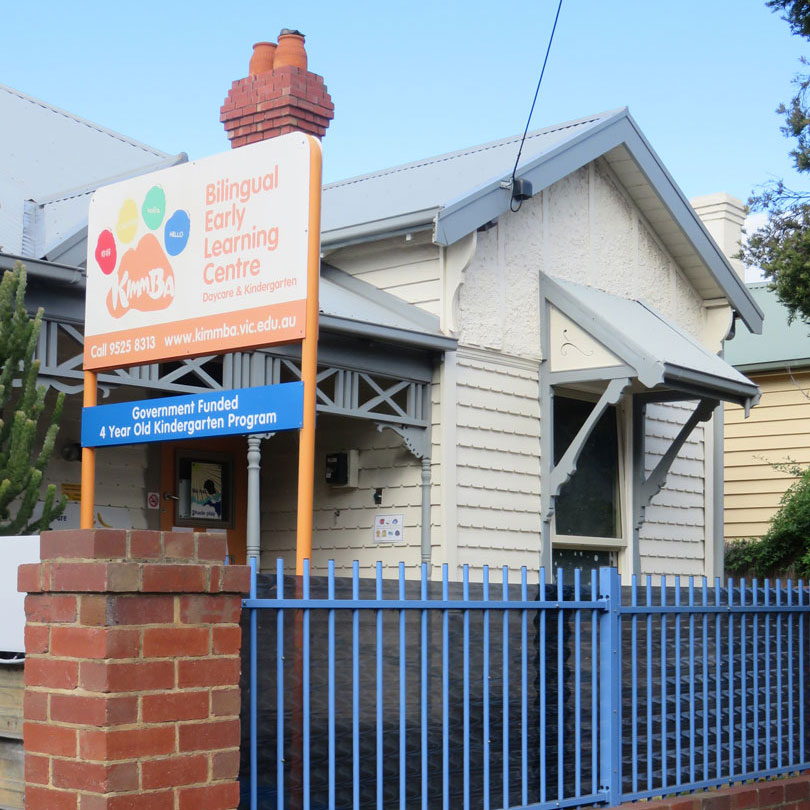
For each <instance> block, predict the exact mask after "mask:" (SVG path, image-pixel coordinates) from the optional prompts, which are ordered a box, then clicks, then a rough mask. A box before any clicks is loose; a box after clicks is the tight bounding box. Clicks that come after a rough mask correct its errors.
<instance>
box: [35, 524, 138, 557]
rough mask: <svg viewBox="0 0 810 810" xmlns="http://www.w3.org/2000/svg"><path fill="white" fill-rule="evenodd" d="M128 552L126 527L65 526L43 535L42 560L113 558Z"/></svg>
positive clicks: (41, 545) (41, 537)
mask: <svg viewBox="0 0 810 810" xmlns="http://www.w3.org/2000/svg"><path fill="white" fill-rule="evenodd" d="M126 553H127V533H126V532H125V531H124V530H123V529H74V530H65V529H62V530H59V531H52V532H43V533H42V534H41V535H40V556H41V558H42V559H43V560H52V559H58V558H66V559H85V560H91V559H96V560H113V559H122V558H124V557H126Z"/></svg>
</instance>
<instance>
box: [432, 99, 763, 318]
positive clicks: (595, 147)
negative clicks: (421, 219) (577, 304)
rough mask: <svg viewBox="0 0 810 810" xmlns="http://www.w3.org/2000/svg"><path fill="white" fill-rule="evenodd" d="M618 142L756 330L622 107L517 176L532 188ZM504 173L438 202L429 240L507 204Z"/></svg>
mask: <svg viewBox="0 0 810 810" xmlns="http://www.w3.org/2000/svg"><path fill="white" fill-rule="evenodd" d="M620 145H623V146H625V147H626V148H627V150H628V152H629V153H630V155H631V156H632V158H633V160H634V161H635V162H636V164H637V166H638V168H639V169H640V170H641V172H642V173H643V174H644V176H645V177H646V178H647V180H648V181H649V183H650V186H651V187H652V189H653V191H654V192H655V194H656V195H657V196H658V198H659V199H660V201H661V203H662V204H663V205H664V207H665V208H666V210H667V212H668V213H669V214H670V216H672V218H673V219H674V221H675V222H676V223H677V225H678V227H679V228H680V229H681V231H682V232H683V233H684V235H685V236H686V238H687V239H688V240H689V241H690V242H691V244H692V245H693V246H694V248H695V250H696V251H697V252H698V253H699V255H700V257H701V258H702V260H703V261H704V262H705V264H706V267H707V269H708V271H709V273H710V274H711V276H712V277H713V278H714V280H715V282H716V283H717V284H718V286H719V287H720V288H721V289H722V290H723V291H724V292H725V294H726V296H727V297H728V300H729V303H730V304H731V306H732V307H733V308H734V310H735V311H736V312H738V313H739V315H740V317H741V318H742V319H743V321H744V322H745V324H746V325H747V326H748V328H749V329H750V330H751V331H752V332H754V333H756V334H759V333H761V332H762V320H763V313H762V310H761V309H760V308H759V306H758V305H757V303H756V302H755V301H754V299H753V297H752V296H751V293H750V292H749V291H748V289H747V288H746V286H745V284H744V283H743V281H742V279H740V277H739V276H738V275H737V273H736V272H735V271H734V269H733V268H732V267H731V265H730V264H729V261H728V259H726V257H725V256H724V255H723V253H722V252H721V251H720V249H719V248H718V247H717V244H716V243H715V242H714V240H713V239H712V238H711V236H710V235H709V232H708V231H707V230H706V227H705V226H704V225H703V223H702V222H701V220H700V218H699V217H698V215H697V213H696V212H695V210H694V208H692V206H691V205H690V203H689V201H688V200H687V199H686V197H685V196H684V195H683V192H681V190H680V189H679V188H678V186H677V185H676V183H675V181H674V180H673V179H672V176H671V175H670V174H669V172H668V171H667V170H666V168H664V165H663V163H661V160H660V159H659V157H658V155H656V154H655V152H654V151H653V149H652V147H651V146H650V144H649V142H648V141H647V139H646V138H645V137H644V136H643V135H642V134H641V131H640V130H639V128H638V126H637V124H636V123H635V121H634V120H633V118H632V116H631V115H630V113H629V111H628V110H627V108H624V109H622V110H619V111H618V112H617V113H615V114H614V115H613V116H611V117H609V118H606V119H605V120H604V121H602V122H600V123H599V124H597V125H595V126H593V127H591V128H589V129H588V130H587V131H586V132H583V133H581V134H580V135H578V136H576V137H574V138H572V139H571V140H569V141H565V142H564V143H562V144H560V145H559V146H557V147H556V148H554V149H552V150H550V151H549V152H546V153H544V154H542V155H539V156H538V157H536V158H535V159H534V160H532V161H529V162H528V163H527V164H525V165H524V166H523V167H522V168H521V169H520V171H519V172H518V175H517V176H518V177H519V178H520V179H521V180H528V181H529V182H530V183H531V184H532V188H533V190H534V193H535V194H536V193H537V192H538V191H541V190H542V189H544V188H547V187H548V186H550V185H552V184H553V183H555V182H557V181H558V180H561V179H562V178H563V177H566V176H568V175H569V174H571V173H572V172H574V171H576V170H577V169H579V168H581V167H582V166H585V165H586V164H588V163H590V162H591V161H593V160H595V159H596V158H598V157H601V156H602V155H604V154H606V153H607V152H609V151H610V150H611V149H615V148H616V147H617V146H620ZM507 179H508V175H504V176H503V177H502V178H496V179H494V180H491V181H490V182H488V183H486V184H485V185H482V186H480V187H479V188H477V189H475V190H474V191H472V192H470V193H469V194H467V195H465V196H464V197H461V198H459V199H457V200H455V201H453V202H450V203H449V204H448V205H447V206H445V207H443V208H442V209H441V210H440V211H439V213H438V214H437V216H436V226H435V230H434V241H435V242H436V243H437V244H440V245H449V244H452V243H453V242H456V241H458V240H459V239H461V237H463V236H465V235H466V234H468V233H471V232H472V231H474V230H477V229H478V228H479V227H480V226H481V225H483V224H485V223H487V222H489V221H490V220H492V219H495V218H496V217H498V216H500V215H501V214H503V213H505V212H506V211H507V210H509V205H510V203H511V199H512V196H511V195H512V192H511V188H504V187H503V185H502V184H503V182H504V181H505V180H507Z"/></svg>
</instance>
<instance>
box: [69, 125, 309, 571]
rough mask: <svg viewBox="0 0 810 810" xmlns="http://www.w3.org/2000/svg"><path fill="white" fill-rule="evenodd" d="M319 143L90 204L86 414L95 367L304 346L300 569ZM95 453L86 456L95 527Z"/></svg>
mask: <svg viewBox="0 0 810 810" xmlns="http://www.w3.org/2000/svg"><path fill="white" fill-rule="evenodd" d="M321 166H322V156H321V145H320V142H319V141H318V140H317V139H316V138H313V137H311V136H309V135H305V134H303V133H300V132H296V133H291V134H289V135H282V136H280V137H278V138H273V139H271V140H267V141H262V142H260V143H256V144H252V145H250V146H245V147H242V148H241V149H237V150H234V151H232V152H227V153H224V154H221V155H214V156H212V157H210V158H205V159H203V160H200V161H194V162H191V163H186V164H182V165H180V166H174V167H172V168H170V169H164V170H162V171H160V172H154V173H152V174H148V175H143V176H140V177H135V178H132V179H129V180H126V181H124V182H122V183H116V184H113V185H110V186H105V187H103V188H101V189H99V190H98V191H96V192H95V194H94V195H93V198H92V200H91V203H90V216H89V218H88V236H87V254H88V255H87V297H86V306H85V342H84V361H83V365H84V369H85V389H84V406H85V407H86V408H91V407H94V406H95V405H96V404H97V377H96V375H97V373H98V372H99V371H103V370H107V369H118V368H125V367H127V366H134V365H144V364H147V363H156V362H161V361H166V360H176V359H179V358H184V357H198V356H201V355H207V354H219V353H222V352H230V351H240V350H244V349H251V348H261V347H264V346H270V345H278V344H282V343H294V342H297V341H302V347H301V355H302V357H301V379H302V382H303V384H304V405H303V408H304V412H303V418H302V423H303V428H302V430H301V435H300V444H299V465H298V468H299V487H298V536H297V555H296V557H297V568H298V570H299V572H300V571H301V570H302V566H303V559H305V558H308V557H310V555H311V550H312V505H313V491H314V483H315V476H314V468H315V402H316V381H317V353H318V279H319V274H320V219H321ZM94 478H95V451H94V450H93V449H92V448H90V447H85V448H83V451H82V495H81V526H82V528H92V527H93V512H94V499H95V492H94V489H95V486H94Z"/></svg>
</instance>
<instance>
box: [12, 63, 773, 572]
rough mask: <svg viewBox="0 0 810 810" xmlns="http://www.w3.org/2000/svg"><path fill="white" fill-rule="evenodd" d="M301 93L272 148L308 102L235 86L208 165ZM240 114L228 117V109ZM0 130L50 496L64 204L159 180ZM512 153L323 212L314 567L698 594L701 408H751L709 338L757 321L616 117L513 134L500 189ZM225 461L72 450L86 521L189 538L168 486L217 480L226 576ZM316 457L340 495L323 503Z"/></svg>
mask: <svg viewBox="0 0 810 810" xmlns="http://www.w3.org/2000/svg"><path fill="white" fill-rule="evenodd" d="M302 74H303V75H305V76H306V77H307V78H308V80H309V77H314V78H313V79H311V84H312V85H317V92H318V93H319V94H320V95H319V96H318V99H319V101H318V103H319V104H320V105H321V108H320V109H321V113H319V115H321V117H320V118H319V119H318V121H316V122H315V123H312V122H310V123H307V122H306V121H304V118H305V116H299V119H297V123H296V124H295V126H296V127H297V128H303V129H305V130H308V131H310V132H317V131H318V127H320V130H321V131H322V130H323V129H324V121H325V123H326V124H328V117H331V116H330V115H325V114H323V109H326V108H327V107H329V105H328V104H326V102H325V101H324V96H325V98H326V99H327V100H328V95H325V88H324V87H323V83H322V80H320V77H316V76H315V74H312V73H309V72H308V71H307V70H306V67H305V66H294V65H293V66H289V65H287V66H275V67H274V69H273V70H272V71H270V72H264V73H254V74H252V75H250V76H248V77H247V78H246V79H242V80H240V82H235V83H234V86H233V89H232V90H231V94H230V96H229V100H228V101H226V105H225V106H224V107H223V118H224V119H225V124H226V129H229V133H230V137H231V138H232V140H233V141H234V145H236V144H238V143H241V142H250V141H252V140H258V139H261V138H263V137H266V136H268V135H273V134H278V132H279V126H280V125H279V124H278V119H277V114H276V121H275V123H272V124H268V125H267V126H266V127H264V128H263V127H262V126H261V125H257V124H255V123H254V124H252V125H247V126H246V125H245V124H244V121H245V120H246V118H245V116H247V115H248V114H250V115H251V120H254V119H255V116H257V115H259V112H260V110H259V105H261V104H262V101H266V100H267V99H268V94H273V93H275V94H277V95H279V94H280V93H281V90H280V89H279V88H280V87H281V86H283V85H284V82H285V81H287V86H288V88H289V86H290V82H289V77H290V76H293V77H295V76H299V77H300V76H301V75H302ZM268 76H269V77H270V78H268ZM271 79H272V81H271ZM315 79H318V80H320V84H317V82H315ZM299 86H301V85H299ZM307 86H310V85H307ZM246 87H247V88H250V89H252V91H255V93H254V94H253V95H249V94H248V95H246V96H244V98H249V100H248V101H245V100H242V101H240V100H239V98H242V97H241V96H239V97H238V95H239V92H241V90H242V89H244V88H246ZM306 92H311V91H302V93H301V94H299V96H296V94H295V91H293V92H292V94H284V96H285V98H286V99H287V102H288V104H289V106H290V107H291V108H294V109H292V111H290V110H287V112H288V113H290V114H291V115H292V117H295V112H296V110H297V111H298V113H299V114H300V113H301V110H306V109H309V108H308V107H307V103H308V101H307V97H306ZM262 93H264V95H263V96H262V95H261V94H262ZM257 94H258V95H257ZM237 97H238V98H237ZM240 105H241V106H240ZM296 105H297V106H296ZM310 106H311V105H310ZM234 110H235V112H234ZM0 115H2V117H3V119H4V120H13V121H15V124H16V125H15V126H14V127H6V128H4V129H3V132H2V134H0V143H2V147H3V150H2V152H3V154H4V156H5V158H4V165H2V166H1V167H0V246H1V247H0V266H3V267H10V266H12V265H13V263H14V261H15V259H16V258H17V257H20V258H22V259H23V261H25V263H26V265H27V267H28V272H29V289H30V300H31V303H32V305H37V304H42V305H43V306H45V309H46V319H47V326H46V329H45V330H44V332H43V338H42V341H41V351H40V356H41V359H42V369H41V374H42V378H43V379H44V380H45V381H47V382H48V383H49V384H51V385H52V386H54V387H57V388H61V389H63V390H67V391H69V392H70V394H71V395H70V396H69V397H68V406H67V408H66V415H65V419H64V423H63V427H62V431H61V434H60V440H59V444H60V448H61V449H63V450H64V453H63V457H59V458H55V459H54V461H53V462H52V464H51V467H50V468H49V477H50V479H51V480H52V481H55V482H57V483H58V484H61V485H62V487H63V490H64V491H65V492H70V493H75V485H76V484H77V483H78V481H79V465H78V464H77V463H75V462H73V461H69V460H66V459H69V458H71V451H72V450H73V449H74V448H73V445H74V444H75V443H76V442H77V441H78V436H79V419H80V406H81V397H80V395H79V391H80V390H81V325H82V321H83V293H84V274H83V270H82V268H83V266H84V263H85V255H86V224H87V223H86V217H87V205H88V201H89V196H90V193H91V192H92V190H93V189H95V188H96V187H98V186H99V185H103V184H106V183H109V182H111V181H112V180H114V179H120V178H121V177H123V176H126V175H128V174H130V175H131V174H136V173H142V172H146V171H150V170H153V169H154V168H158V167H161V166H166V165H169V164H171V163H173V162H177V161H178V160H182V159H183V156H170V155H166V154H163V153H161V152H158V151H157V150H152V149H149V148H148V147H144V146H143V145H141V144H137V143H135V142H133V141H131V140H129V139H127V138H124V137H123V136H120V135H117V134H115V133H111V132H109V131H107V130H104V129H102V128H100V127H98V126H96V125H94V124H90V123H89V122H86V121H83V120H81V119H78V118H76V117H75V116H71V115H70V114H68V113H64V112H63V111H59V110H56V109H55V108H52V107H50V106H49V105H47V104H44V103H43V102H39V101H37V100H35V99H32V98H30V97H28V96H25V95H23V94H21V93H17V92H16V91H14V90H11V89H10V88H5V87H0ZM267 115H268V116H269V115H270V113H268V114H267ZM315 117H317V116H315ZM250 126H252V127H253V129H250ZM288 128H289V127H288ZM246 131H247V134H246ZM519 146H520V138H518V137H515V138H508V139H505V140H502V141H496V142H493V143H488V144H483V145H480V146H475V147H470V148H467V149H463V150H460V151H458V152H454V153H451V154H447V155H440V156H437V157H433V158H429V159H426V160H423V161H419V162H416V163H412V164H409V165H406V166H398V167H393V168H391V169H386V170H383V171H379V172H374V173H372V174H368V175H364V176H362V177H357V178H351V179H349V180H346V181H342V182H339V183H333V184H331V185H328V186H326V187H325V188H324V197H323V229H322V257H323V258H322V262H323V264H322V281H321V300H320V309H321V342H320V353H319V362H320V371H321V374H320V380H319V399H318V425H317V448H316V482H315V483H316V490H315V510H316V514H315V520H314V526H315V528H314V534H313V565H314V566H315V569H316V570H322V569H323V567H324V565H325V561H326V560H327V559H329V558H334V559H335V560H336V563H337V565H338V569H339V570H342V571H344V572H345V571H346V570H347V569H348V568H349V567H350V566H351V561H352V560H354V559H359V560H360V561H361V565H362V566H363V567H364V568H366V570H367V567H368V566H370V565H371V564H372V563H373V562H374V561H375V560H377V559H380V560H382V561H383V562H384V563H385V564H386V565H387V566H388V565H390V566H393V565H395V564H397V563H398V562H399V561H400V560H403V561H404V562H405V563H406V565H407V566H408V567H409V569H410V570H411V571H412V572H413V571H414V569H415V568H416V567H417V566H418V565H419V563H420V561H429V562H430V563H431V565H432V566H433V567H434V571H435V568H436V566H439V565H441V564H442V563H447V564H448V566H449V569H450V576H451V578H454V577H456V576H458V575H459V571H460V566H462V565H464V564H469V565H470V566H471V567H472V568H473V569H480V568H481V566H483V565H484V564H488V565H490V566H491V567H495V566H500V565H507V564H508V565H509V566H510V567H519V566H521V565H526V566H528V567H529V570H530V571H531V570H532V569H534V570H535V571H536V570H537V567H538V566H539V565H540V564H544V565H546V566H550V565H551V564H552V560H554V564H555V565H557V564H561V565H567V566H572V565H577V566H582V567H585V568H589V567H592V566H593V565H595V564H605V563H606V562H608V561H615V562H616V563H617V564H618V565H619V567H620V569H621V570H622V572H623V574H625V575H629V574H631V573H645V574H646V573H652V574H686V575H690V574H695V575H702V574H704V573H706V574H709V575H711V576H714V575H717V574H721V573H722V547H723V516H722V503H723V501H722V498H723V489H722V482H723V469H722V435H723V434H722V430H723V424H722V405H721V403H722V402H724V401H726V402H734V403H737V404H740V405H742V406H743V407H744V408H746V409H748V408H749V407H750V406H751V405H752V404H755V403H756V401H757V399H758V390H757V388H756V386H755V385H753V384H752V383H751V382H750V381H749V380H747V379H746V378H745V377H743V376H742V375H741V374H739V373H738V372H737V371H735V370H734V369H733V368H732V367H731V366H729V365H728V364H726V363H725V362H724V361H723V360H721V359H720V358H719V357H718V356H717V354H716V353H717V352H718V351H719V350H720V347H721V342H722V340H723V339H724V338H725V336H726V334H727V333H728V332H729V330H730V328H731V325H732V318H733V317H736V318H737V319H738V320H739V323H738V325H737V329H745V328H747V329H750V330H752V331H755V332H757V331H759V330H761V326H762V313H761V311H760V310H759V309H758V307H757V305H756V303H755V302H754V300H753V299H752V297H751V295H750V294H749V292H748V290H747V289H746V287H745V285H744V284H743V283H742V281H741V280H740V278H739V277H738V275H737V274H736V273H735V272H734V269H733V268H732V266H731V264H730V262H729V259H728V258H727V257H726V256H725V255H724V254H723V252H722V251H721V249H720V248H719V247H718V246H717V244H716V243H715V242H714V240H713V239H712V237H711V236H710V235H709V231H708V230H707V228H706V226H705V225H704V224H703V222H702V221H701V219H700V217H699V216H698V214H697V213H696V211H695V209H694V208H693V207H692V206H691V205H690V204H689V202H688V201H687V200H686V198H685V197H684V196H683V194H682V192H681V191H680V190H679V188H678V187H677V185H676V184H675V182H674V180H673V179H672V177H670V175H669V173H668V172H667V171H666V169H665V167H664V166H663V165H662V163H661V162H660V160H659V158H658V157H657V155H656V154H655V152H654V151H653V150H652V148H651V146H650V145H649V143H648V142H647V141H646V139H645V138H644V136H643V135H642V133H641V132H640V130H639V129H638V126H637V125H636V123H635V122H634V120H633V119H632V117H631V116H630V114H629V112H628V111H627V110H626V109H621V110H616V111H612V112H607V113H600V114H597V115H592V116H588V117H585V118H582V119H579V120H577V121H571V122H567V123H564V124H560V125H557V126H553V127H546V128H543V129H540V130H537V131H535V132H532V133H530V134H529V136H528V138H527V139H526V142H525V144H524V145H523V149H522V157H521V160H520V163H519V165H518V169H517V172H516V175H515V182H512V180H511V175H512V167H513V165H514V162H515V159H516V156H517V153H518V148H519ZM324 148H325V149H328V148H329V147H328V138H327V140H326V143H325V144H324ZM712 213H713V216H716V215H717V212H716V211H715V210H714V209H712ZM721 213H722V212H721ZM296 357H297V349H296V348H295V347H287V348H275V349H273V350H258V351H254V352H249V353H241V354H236V355H228V356H225V357H213V358H203V359H199V358H198V359H195V360H189V361H177V362H173V363H163V364H156V365H153V366H149V367H145V368H142V369H128V370H123V371H118V372H108V373H104V374H101V375H100V385H101V387H102V389H103V390H104V392H105V393H109V397H110V399H109V400H108V401H114V400H118V399H145V398H149V397H156V396H161V395H163V394H165V393H182V392H189V391H195V390H200V389H206V390H207V389H210V388H217V387H225V388H230V387H243V386H247V385H261V384H266V383H268V382H280V381H287V380H292V379H295V378H296V375H297V373H298V371H297V369H298V363H297V359H296ZM251 446H252V447H253V449H254V451H255V450H256V449H259V447H260V449H261V504H260V509H261V564H262V567H263V568H270V567H272V566H273V565H274V562H273V561H274V560H275V558H276V557H279V556H282V557H285V558H286V559H288V560H292V559H294V553H295V548H294V546H295V511H296V458H297V440H296V437H295V436H294V435H292V434H289V433H287V434H282V433H279V434H277V435H275V436H273V437H272V438H267V439H263V440H259V439H258V438H256V439H253V440H252V441H251ZM247 450H248V440H247V439H246V438H245V437H238V438H236V439H230V438H228V439H218V440H208V441H204V440H201V441H188V442H176V443H171V444H170V443H165V444H162V445H161V444H151V445H132V446H130V447H126V448H111V449H102V450H99V451H98V457H97V459H98V460H97V485H96V486H97V490H96V503H97V513H98V515H99V519H100V520H102V521H104V522H111V523H114V524H115V525H131V526H133V527H142V528H147V527H148V528H158V527H161V528H166V529H168V528H172V527H173V526H185V527H187V526H191V525H209V526H210V525H211V524H207V523H205V522H204V521H203V523H202V524H200V522H199V521H193V520H189V519H183V517H182V515H181V514H180V513H179V507H178V504H180V501H178V500H176V498H178V497H180V496H179V495H178V492H180V488H182V482H183V481H184V480H187V478H188V475H189V473H188V469H189V464H191V463H195V462H200V461H207V462H212V463H219V464H221V465H222V470H223V474H224V476H225V478H226V485H225V490H226V492H228V493H230V495H229V497H230V499H231V500H230V503H229V506H228V508H227V509H226V513H227V519H226V520H223V522H221V523H219V524H217V525H220V526H221V527H223V528H226V529H227V530H228V533H229V542H230V544H231V550H232V553H233V555H234V557H235V558H236V559H237V560H239V559H243V558H244V554H245V548H246V542H247V544H248V545H251V544H255V542H256V540H255V539H251V538H247V540H246V536H245V532H246V528H245V526H246V520H245V516H246V514H247V510H248V509H249V508H252V509H257V508H259V505H258V504H248V503H247V498H246V494H245V490H246V486H245V481H246V476H247V470H246V455H247ZM336 454H345V455H342V457H341V458H340V459H337V460H338V461H339V462H340V463H341V464H342V463H345V465H346V467H347V470H346V484H345V485H339V486H338V485H334V483H328V482H327V480H326V466H327V457H330V459H331V460H332V461H336V459H335V458H334V457H335V455H336ZM256 457H257V456H256V454H255V453H254V455H253V462H252V463H255V459H256ZM343 472H344V471H343V470H342V469H341V470H340V471H339V474H342V473H343ZM184 476H185V477H184ZM569 479H570V480H569ZM333 481H334V479H333ZM71 484H72V485H73V487H72V488H71V486H70V485H71ZM150 492H151V493H158V494H159V503H160V507H159V508H158V509H153V508H149V506H150V504H149V502H148V494H149V493H150ZM105 510H106V511H105ZM105 515H106V517H105ZM400 516H401V517H402V519H403V524H402V525H403V527H404V529H403V532H402V534H401V535H400V536H398V537H396V538H395V539H396V542H389V541H388V540H385V541H381V540H380V539H379V538H378V537H377V536H376V534H377V532H376V531H375V522H376V523H377V524H378V523H379V521H380V520H383V519H388V520H389V521H393V519H394V518H397V519H398V518H399V517H400ZM535 576H536V574H535Z"/></svg>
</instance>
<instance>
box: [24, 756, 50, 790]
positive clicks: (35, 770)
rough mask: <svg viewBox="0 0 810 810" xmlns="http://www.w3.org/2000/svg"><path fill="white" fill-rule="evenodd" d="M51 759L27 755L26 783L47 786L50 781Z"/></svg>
mask: <svg viewBox="0 0 810 810" xmlns="http://www.w3.org/2000/svg"><path fill="white" fill-rule="evenodd" d="M50 769H51V758H50V757H38V756H36V754H26V755H25V781H26V782H30V783H31V784H35V785H47V784H48V782H49V781H50Z"/></svg>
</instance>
